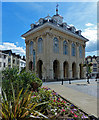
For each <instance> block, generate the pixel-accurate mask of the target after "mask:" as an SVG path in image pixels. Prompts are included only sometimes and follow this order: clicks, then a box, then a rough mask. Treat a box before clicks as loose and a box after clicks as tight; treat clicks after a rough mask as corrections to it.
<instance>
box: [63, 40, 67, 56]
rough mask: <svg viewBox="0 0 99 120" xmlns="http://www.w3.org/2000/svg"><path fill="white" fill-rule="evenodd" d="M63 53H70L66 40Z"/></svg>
mask: <svg viewBox="0 0 99 120" xmlns="http://www.w3.org/2000/svg"><path fill="white" fill-rule="evenodd" d="M63 54H64V55H67V54H68V44H67V42H66V41H64V42H63Z"/></svg>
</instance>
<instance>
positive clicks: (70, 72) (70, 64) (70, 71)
mask: <svg viewBox="0 0 99 120" xmlns="http://www.w3.org/2000/svg"><path fill="white" fill-rule="evenodd" d="M68 78H69V79H71V78H72V63H69V77H68Z"/></svg>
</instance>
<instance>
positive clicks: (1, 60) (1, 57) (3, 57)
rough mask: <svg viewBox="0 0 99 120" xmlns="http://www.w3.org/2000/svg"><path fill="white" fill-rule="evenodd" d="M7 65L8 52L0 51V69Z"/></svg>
mask: <svg viewBox="0 0 99 120" xmlns="http://www.w3.org/2000/svg"><path fill="white" fill-rule="evenodd" d="M6 67H8V54H4V53H2V52H0V71H2V70H4V69H5V68H6Z"/></svg>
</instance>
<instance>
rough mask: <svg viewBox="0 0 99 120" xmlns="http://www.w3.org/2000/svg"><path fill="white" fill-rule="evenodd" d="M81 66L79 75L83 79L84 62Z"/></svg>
mask: <svg viewBox="0 0 99 120" xmlns="http://www.w3.org/2000/svg"><path fill="white" fill-rule="evenodd" d="M79 67H80V72H79V77H80V79H81V78H83V66H82V64H79Z"/></svg>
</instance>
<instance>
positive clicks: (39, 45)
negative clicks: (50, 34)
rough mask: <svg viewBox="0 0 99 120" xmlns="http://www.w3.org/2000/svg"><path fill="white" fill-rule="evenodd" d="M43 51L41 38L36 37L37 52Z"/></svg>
mask: <svg viewBox="0 0 99 120" xmlns="http://www.w3.org/2000/svg"><path fill="white" fill-rule="evenodd" d="M42 51H43V40H42V38H39V39H38V53H42Z"/></svg>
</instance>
